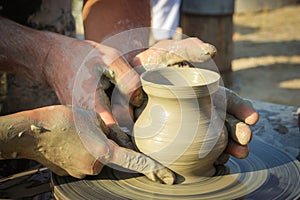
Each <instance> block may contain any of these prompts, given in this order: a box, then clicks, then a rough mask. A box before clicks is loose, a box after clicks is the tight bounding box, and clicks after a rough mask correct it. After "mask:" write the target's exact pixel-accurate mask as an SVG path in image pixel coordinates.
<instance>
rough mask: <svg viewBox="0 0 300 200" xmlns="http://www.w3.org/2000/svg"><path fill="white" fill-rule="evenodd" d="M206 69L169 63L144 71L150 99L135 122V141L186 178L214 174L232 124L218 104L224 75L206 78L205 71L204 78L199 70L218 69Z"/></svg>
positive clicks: (180, 179) (143, 82) (185, 179)
mask: <svg viewBox="0 0 300 200" xmlns="http://www.w3.org/2000/svg"><path fill="white" fill-rule="evenodd" d="M195 71H196V74H195ZM162 72H163V73H162ZM204 72H207V70H200V69H191V68H187V69H178V68H177V69H168V68H166V69H160V70H154V71H151V72H146V73H145V74H143V75H142V84H143V89H144V91H145V92H146V93H147V95H148V103H147V106H146V107H145V109H144V111H143V112H142V114H141V115H140V116H139V118H138V119H137V121H136V123H135V125H134V129H133V134H134V142H135V145H136V146H137V148H138V149H139V150H140V151H141V152H143V153H145V154H146V155H148V156H150V157H151V158H153V159H155V160H157V161H158V162H160V163H161V164H163V165H164V166H166V167H168V168H170V169H171V170H173V171H174V172H176V173H177V174H178V175H179V176H178V177H179V178H177V181H178V182H181V183H192V182H198V181H199V180H201V179H203V178H204V177H209V176H213V175H214V173H215V168H214V166H213V163H214V162H215V161H216V159H217V158H218V157H219V156H220V154H221V153H222V152H223V151H224V149H225V147H226V145H227V131H226V128H224V123H223V121H222V120H221V119H220V117H219V116H218V114H217V112H216V110H215V108H214V106H213V104H212V94H213V93H214V92H215V91H216V89H217V87H218V80H215V81H214V80H211V79H210V81H208V83H207V84H204V83H203V80H202V77H201V81H200V82H201V83H200V82H199V83H198V81H199V80H197V79H198V78H197V77H198V76H203V77H204V76H208V75H209V74H210V73H213V72H209V73H208V74H207V73H204ZM173 73H175V74H176V75H175V78H174V76H173V75H172V74H173ZM203 73H204V74H203ZM181 74H185V75H181ZM201 74H202V75H201ZM178 75H179V77H177V76H178ZM190 76H192V77H194V78H192V77H190ZM149 77H151V78H149ZM170 77H171V78H170ZM195 77H196V78H195ZM148 78H149V79H148ZM215 78H216V77H215ZM172 79H182V80H175V81H174V80H172ZM187 79H188V80H187ZM193 79H194V80H193ZM191 80H192V81H191ZM177 81H178V82H177ZM168 82H172V83H171V84H169V83H168ZM165 83H167V84H165Z"/></svg>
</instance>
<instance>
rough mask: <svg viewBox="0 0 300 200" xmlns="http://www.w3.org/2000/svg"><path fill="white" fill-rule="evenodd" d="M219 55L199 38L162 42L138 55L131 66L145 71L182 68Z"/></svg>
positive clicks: (211, 46)
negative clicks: (187, 64) (170, 67)
mask: <svg viewBox="0 0 300 200" xmlns="http://www.w3.org/2000/svg"><path fill="white" fill-rule="evenodd" d="M216 53H217V50H216V48H215V47H214V46H213V45H211V44H208V43H204V42H203V41H201V40H199V39H198V38H187V39H183V40H162V41H159V42H158V43H156V44H154V45H153V46H151V47H150V48H149V49H147V50H146V51H144V52H142V53H140V54H138V55H136V56H135V57H134V58H133V60H132V61H131V64H132V65H133V66H134V67H139V66H142V67H144V68H145V69H152V68H157V67H167V66H180V65H182V64H184V63H185V62H188V63H192V64H197V63H203V62H205V61H208V60H210V59H211V58H212V57H214V56H215V55H216Z"/></svg>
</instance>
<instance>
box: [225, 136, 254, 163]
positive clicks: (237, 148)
mask: <svg viewBox="0 0 300 200" xmlns="http://www.w3.org/2000/svg"><path fill="white" fill-rule="evenodd" d="M225 153H228V154H230V155H232V156H234V157H236V158H240V159H242V158H246V157H247V156H248V154H249V146H248V145H239V144H237V143H236V142H234V141H233V140H229V142H228V146H227V149H226V150H225Z"/></svg>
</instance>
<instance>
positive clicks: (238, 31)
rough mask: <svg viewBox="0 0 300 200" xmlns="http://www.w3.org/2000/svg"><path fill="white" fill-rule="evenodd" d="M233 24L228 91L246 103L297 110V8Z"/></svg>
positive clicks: (299, 91) (299, 51) (299, 79)
mask: <svg viewBox="0 0 300 200" xmlns="http://www.w3.org/2000/svg"><path fill="white" fill-rule="evenodd" d="M233 20H234V30H235V31H234V36H233V39H234V60H233V62H232V69H233V73H232V78H233V83H232V85H231V86H229V87H230V88H232V89H233V90H235V91H236V92H238V93H239V94H240V95H241V96H243V97H246V98H249V99H255V100H261V101H266V102H272V103H278V104H284V105H293V106H300V34H299V33H300V5H298V6H288V7H283V8H280V9H277V10H272V11H264V12H258V13H248V14H238V15H237V14H236V15H234V18H233Z"/></svg>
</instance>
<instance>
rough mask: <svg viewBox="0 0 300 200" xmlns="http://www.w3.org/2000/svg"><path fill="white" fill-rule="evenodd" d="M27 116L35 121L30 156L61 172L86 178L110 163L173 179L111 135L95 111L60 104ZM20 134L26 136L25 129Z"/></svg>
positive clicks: (168, 181)
mask: <svg viewBox="0 0 300 200" xmlns="http://www.w3.org/2000/svg"><path fill="white" fill-rule="evenodd" d="M24 116H26V117H27V118H28V119H30V121H31V122H32V124H31V125H30V130H29V131H28V132H29V133H28V135H30V136H31V137H33V138H34V141H35V142H34V143H33V144H34V146H30V147H28V148H27V150H26V151H27V153H25V154H27V155H30V156H27V158H30V159H34V160H37V161H39V162H40V163H42V164H44V165H46V166H48V167H49V168H50V169H51V170H52V171H53V172H55V173H57V174H59V175H67V174H69V175H71V176H74V177H77V178H83V177H85V176H86V175H95V174H98V173H99V172H100V171H101V170H102V168H103V166H104V165H106V164H108V165H114V166H120V167H122V168H125V169H129V170H134V171H137V172H140V173H144V174H146V176H147V177H149V178H150V179H151V180H153V181H159V182H163V183H166V184H172V183H173V181H174V174H173V173H172V172H171V171H170V170H168V169H166V168H163V167H162V166H161V165H160V164H158V163H157V162H155V161H154V160H152V159H151V158H149V157H146V156H145V155H143V154H140V153H138V152H135V151H133V150H130V149H127V148H123V147H120V146H118V145H117V144H116V143H115V142H114V141H112V140H110V139H108V138H107V135H109V132H110V130H109V128H108V127H107V126H106V125H105V124H104V122H103V121H102V119H101V118H100V116H99V114H98V113H96V112H93V111H88V110H84V109H81V108H74V107H73V108H72V107H68V106H62V105H59V106H49V107H44V108H40V109H36V110H33V111H28V112H27V113H25V114H23V117H24ZM15 117H16V116H15ZM15 119H16V118H15ZM21 137H24V139H25V137H26V136H25V133H24V134H23V135H22V136H21ZM32 151H33V152H32Z"/></svg>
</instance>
